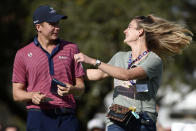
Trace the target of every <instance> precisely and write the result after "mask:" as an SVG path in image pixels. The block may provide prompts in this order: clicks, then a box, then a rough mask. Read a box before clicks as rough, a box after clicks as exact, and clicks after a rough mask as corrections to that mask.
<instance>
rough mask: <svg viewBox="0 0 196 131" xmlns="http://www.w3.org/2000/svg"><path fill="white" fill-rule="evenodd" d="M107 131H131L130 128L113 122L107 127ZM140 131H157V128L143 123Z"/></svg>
mask: <svg viewBox="0 0 196 131" xmlns="http://www.w3.org/2000/svg"><path fill="white" fill-rule="evenodd" d="M107 131H129V129H125V128H123V127H121V126H119V125H117V124H112V125H110V126H108V127H107ZM134 131H135V130H134ZM138 131H156V128H149V127H147V126H145V125H141V126H140V130H138Z"/></svg>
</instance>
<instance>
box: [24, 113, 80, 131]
mask: <svg viewBox="0 0 196 131" xmlns="http://www.w3.org/2000/svg"><path fill="white" fill-rule="evenodd" d="M27 131H79V123H78V119H77V118H76V116H75V114H66V115H55V114H51V113H48V114H47V113H44V112H42V111H38V110H29V111H28V117H27Z"/></svg>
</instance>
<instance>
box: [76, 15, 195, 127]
mask: <svg viewBox="0 0 196 131" xmlns="http://www.w3.org/2000/svg"><path fill="white" fill-rule="evenodd" d="M124 34H125V39H124V42H125V43H126V44H127V45H128V46H129V47H131V51H128V52H118V53H116V54H115V55H114V56H113V57H112V59H111V60H110V61H109V62H108V64H106V63H103V62H101V61H100V60H96V59H93V58H91V57H88V56H87V55H84V54H83V53H79V54H76V55H75V56H74V57H75V60H76V61H77V62H84V63H87V64H91V65H94V66H96V67H97V68H98V69H87V74H86V75H87V78H88V79H89V80H100V79H103V78H106V77H108V76H111V77H113V78H114V94H113V104H112V105H115V104H117V105H119V106H123V107H127V108H129V109H131V110H132V112H131V115H130V118H129V119H127V120H125V121H123V122H119V121H117V120H113V119H111V118H108V119H107V130H108V131H130V130H131V131H155V130H156V125H155V123H156V118H157V112H156V105H155V104H156V103H155V97H156V94H157V91H158V88H159V85H160V80H161V76H162V68H163V62H162V60H163V59H165V58H167V57H169V56H172V55H175V54H180V53H181V52H182V50H183V49H184V48H186V47H187V46H188V45H189V44H190V42H191V40H192V35H193V34H192V33H191V32H190V31H189V30H188V29H186V28H185V27H184V26H181V25H179V24H176V23H173V22H169V21H167V20H164V19H162V18H159V17H155V16H153V15H149V16H146V17H145V16H137V17H135V18H133V20H132V21H131V22H130V23H129V25H128V27H127V29H126V30H125V31H124Z"/></svg>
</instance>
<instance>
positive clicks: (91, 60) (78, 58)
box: [74, 53, 96, 65]
mask: <svg viewBox="0 0 196 131" xmlns="http://www.w3.org/2000/svg"><path fill="white" fill-rule="evenodd" d="M74 59H75V61H76V62H84V63H86V64H91V65H95V63H96V60H95V59H94V58H91V57H89V56H87V55H85V54H83V53H78V54H75V55H74Z"/></svg>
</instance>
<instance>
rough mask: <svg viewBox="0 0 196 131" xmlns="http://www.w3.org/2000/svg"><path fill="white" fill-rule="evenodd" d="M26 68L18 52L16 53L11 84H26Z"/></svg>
mask: <svg viewBox="0 0 196 131" xmlns="http://www.w3.org/2000/svg"><path fill="white" fill-rule="evenodd" d="M26 80H27V79H26V66H25V63H24V59H23V58H22V55H21V54H20V52H17V53H16V56H15V59H14V66H13V74H12V82H13V83H23V84H25V83H26Z"/></svg>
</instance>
